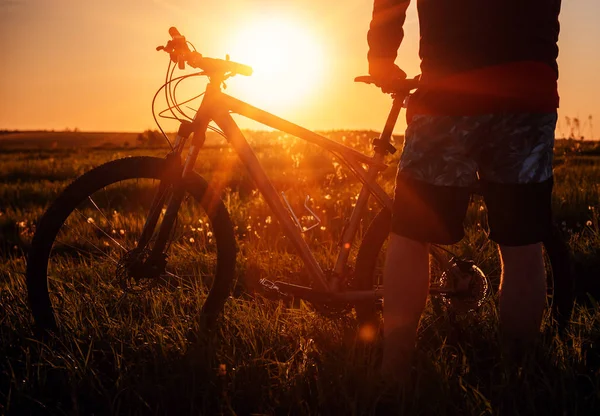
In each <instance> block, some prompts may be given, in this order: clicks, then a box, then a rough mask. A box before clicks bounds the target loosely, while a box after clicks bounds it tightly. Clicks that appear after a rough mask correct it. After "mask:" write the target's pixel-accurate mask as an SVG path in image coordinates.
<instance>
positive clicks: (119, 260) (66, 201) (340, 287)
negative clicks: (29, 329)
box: [26, 28, 568, 331]
mask: <svg viewBox="0 0 600 416" xmlns="http://www.w3.org/2000/svg"><path fill="white" fill-rule="evenodd" d="M169 34H170V35H171V38H172V39H171V40H170V41H168V43H167V45H166V46H160V47H158V48H157V50H164V51H166V52H167V53H169V55H170V62H169V68H168V69H167V75H168V79H167V81H166V82H165V84H164V85H163V87H165V94H166V97H167V103H169V102H173V103H175V104H173V105H169V110H170V111H171V112H172V113H173V115H175V113H174V110H177V109H179V104H177V103H176V102H175V99H174V90H175V89H176V87H177V85H178V83H179V82H181V81H182V80H183V79H185V78H186V77H188V76H191V75H186V76H183V77H178V78H173V72H174V70H175V66H173V68H172V70H171V62H174V63H176V65H177V67H179V68H180V69H184V68H185V66H186V64H187V65H188V66H190V67H192V68H197V69H200V72H199V73H196V74H193V75H202V76H207V77H208V80H209V82H208V84H207V86H206V89H205V91H204V93H203V94H200V95H202V96H203V97H202V102H201V104H200V105H199V108H198V110H197V112H196V114H195V117H194V118H193V120H192V121H188V120H180V121H181V123H180V126H179V130H178V133H177V136H176V138H175V141H174V144H172V145H171V151H170V152H169V153H168V154H167V155H166V157H164V158H156V157H150V156H138V157H129V158H124V159H118V160H114V161H111V162H108V163H105V164H103V165H101V166H99V167H96V168H94V169H92V170H90V171H88V172H86V173H85V174H83V175H82V176H80V177H79V178H77V179H76V180H75V181H74V182H73V183H71V184H70V185H69V186H68V187H67V188H66V189H65V190H64V191H63V192H62V193H61V194H60V195H59V196H58V198H57V199H56V200H55V201H54V202H53V203H52V204H51V205H50V207H49V208H48V209H47V211H46V212H45V213H44V215H43V216H42V218H41V219H40V221H39V223H38V226H37V229H36V233H35V235H34V237H33V240H32V245H31V249H30V251H29V253H28V261H27V272H26V282H27V289H28V298H29V304H30V306H31V310H32V312H33V317H34V320H35V324H36V327H37V328H39V329H40V330H42V331H48V330H51V331H54V330H57V329H58V323H57V319H56V316H55V309H56V308H59V309H61V310H63V312H64V311H65V310H66V311H68V308H69V306H68V305H62V304H61V302H62V299H61V296H60V292H57V293H54V292H52V298H51V291H50V290H49V280H57V281H59V280H60V277H59V276H52V278H49V275H48V269H49V264H50V263H51V261H52V260H54V259H56V261H57V262H58V263H60V262H61V261H64V256H66V258H75V259H77V261H78V264H81V266H80V267H82V268H85V269H88V270H89V268H90V267H91V266H92V262H93V261H95V260H97V259H101V260H106V263H102V262H101V263H99V265H97V266H94V267H95V268H93V270H94V271H95V272H96V273H97V275H98V277H99V278H100V279H105V278H107V277H111V276H112V279H113V280H114V281H116V283H118V286H120V289H121V291H122V293H128V292H136V291H143V290H144V289H145V288H146V286H150V285H152V283H153V282H155V281H157V280H159V279H161V278H164V277H168V276H177V270H176V265H169V261H170V260H169V258H168V256H167V251H168V250H169V249H173V250H175V249H178V250H185V249H186V247H187V246H185V245H182V244H179V243H178V242H177V241H175V240H176V238H175V237H177V236H176V234H177V232H176V231H175V229H176V224H177V216H178V214H182V213H183V214H182V215H185V214H186V213H188V214H189V215H188V216H190V217H194V218H195V215H197V214H198V211H197V208H198V206H200V207H201V208H202V209H203V211H204V212H205V214H206V217H207V218H208V220H205V221H201V225H198V227H200V226H205V225H207V224H210V228H211V231H210V235H209V233H206V235H205V236H204V240H203V241H202V242H203V243H205V245H206V249H202V250H198V251H195V252H194V253H193V254H194V255H197V256H199V257H201V259H204V260H206V261H207V262H208V265H207V266H206V267H205V266H200V267H202V268H203V269H202V270H201V271H202V272H207V271H210V272H212V273H213V274H214V277H213V278H212V279H210V278H207V279H205V280H207V281H206V282H205V283H206V285H207V286H209V289H208V294H207V296H206V300H205V302H204V304H203V306H202V312H201V317H200V319H201V321H202V323H203V325H206V326H207V327H213V326H214V325H215V323H216V322H217V318H218V316H219V314H220V313H221V312H222V310H223V308H224V304H225V302H226V299H227V297H228V296H229V295H230V293H231V288H232V282H233V281H234V272H235V263H236V242H235V236H234V232H233V224H232V221H231V218H230V215H229V213H228V211H227V208H226V206H225V204H224V203H223V201H222V200H221V197H220V195H218V194H217V193H215V191H214V190H213V189H211V187H210V186H209V184H208V183H207V181H206V180H205V179H203V178H202V177H201V176H200V175H198V174H197V173H195V172H194V170H193V167H194V164H195V162H196V160H197V158H198V156H199V152H200V150H201V149H202V147H203V145H204V144H205V141H206V134H207V131H208V130H209V129H211V130H216V131H217V132H219V133H221V134H222V135H223V136H224V137H225V138H226V139H227V141H228V143H229V144H230V145H231V147H232V148H233V149H234V151H235V152H236V153H237V155H238V157H239V159H240V160H241V161H242V163H243V164H244V165H245V167H246V168H247V170H248V173H249V175H250V176H251V177H252V179H253V180H254V183H255V184H256V186H257V187H258V189H259V191H260V192H261V194H262V195H263V197H264V199H265V201H266V202H267V204H268V206H269V207H270V209H271V211H272V212H273V214H274V216H275V217H276V218H277V220H278V221H279V223H280V225H281V227H282V228H283V230H284V233H285V235H286V236H287V238H288V239H289V241H290V242H291V244H292V245H293V247H294V248H295V250H296V253H297V254H298V256H299V257H300V258H301V259H302V262H303V263H304V265H305V268H306V272H307V276H308V279H309V280H310V281H312V282H314V285H313V286H311V285H307V284H305V285H299V284H292V283H288V282H285V281H275V282H273V281H269V280H267V279H262V280H261V281H260V284H261V286H262V288H263V290H264V293H265V294H267V295H268V296H274V297H280V298H288V297H290V296H291V297H294V298H300V299H304V300H306V301H308V302H310V303H312V304H315V305H321V306H325V307H331V309H333V310H336V309H338V308H340V307H342V309H343V308H347V307H354V308H355V310H356V315H357V318H358V321H359V322H362V323H370V322H373V320H376V319H378V315H377V314H378V313H379V310H380V309H381V305H382V299H383V288H382V286H381V282H380V280H379V279H380V277H379V276H374V274H375V273H374V270H375V267H376V263H377V259H378V257H379V255H380V252H381V251H382V247H383V245H384V242H385V240H386V238H387V236H388V232H389V229H390V222H391V209H392V199H391V198H390V196H389V195H388V194H387V193H386V192H385V191H384V190H383V189H382V187H381V186H380V185H379V184H378V183H377V181H376V180H377V176H378V174H379V173H380V172H381V171H382V170H383V169H385V168H386V167H387V165H386V164H385V163H384V162H383V160H384V158H385V157H386V156H387V155H389V154H392V153H394V152H395V151H396V149H395V148H394V147H393V146H392V144H391V142H390V141H391V137H392V131H393V128H394V125H395V123H396V121H397V118H398V116H399V114H400V111H401V108H402V107H403V102H404V99H405V97H407V96H408V95H409V94H410V92H411V91H412V90H414V89H416V88H417V87H418V79H417V78H415V79H406V80H399V81H398V82H397V83H396V84H395V85H394V86H393V88H392V92H391V95H392V98H393V104H392V108H391V110H390V113H389V115H388V117H387V120H386V123H385V127H384V129H383V131H382V133H381V135H380V136H379V138H377V139H375V140H374V141H373V149H374V150H373V151H374V154H373V155H372V156H368V155H366V154H364V153H361V152H359V151H357V150H354V149H352V148H350V147H347V146H345V145H343V144H341V143H339V142H336V141H333V140H330V139H328V138H326V137H324V136H321V135H319V134H317V133H314V132H312V131H310V130H308V129H305V128H303V127H300V126H298V125H296V124H293V123H291V122H289V121H287V120H284V119H282V118H280V117H277V116H275V115H272V114H270V113H267V112H266V111H263V110H261V109H258V108H256V107H253V106H251V105H250V104H247V103H245V102H243V101H240V100H238V99H236V98H234V97H232V96H229V95H226V94H225V93H223V91H222V87H223V84H224V82H225V81H226V80H227V79H229V78H230V77H232V76H235V75H245V76H249V75H251V73H252V69H251V68H250V67H248V66H246V65H243V64H240V63H237V62H233V61H230V60H229V57H227V59H225V60H222V59H215V58H208V57H203V56H202V55H201V54H200V53H198V52H197V51H195V50H191V49H190V47H189V46H188V42H187V41H186V39H185V37H183V36H181V34H180V33H179V31H178V30H177V29H176V28H170V29H169ZM169 73H170V75H169ZM356 81H358V82H365V83H373V80H372V79H371V78H370V77H358V78H357V79H356ZM173 85H174V87H173ZM161 89H162V87H161ZM159 92H160V90H159ZM157 94H158V92H157ZM155 97H156V96H155ZM169 99H170V100H171V101H169ZM230 113H236V114H240V115H243V116H245V117H247V118H250V119H253V120H255V121H258V122H259V123H261V124H263V125H266V126H269V127H271V128H274V129H276V130H280V131H283V132H286V133H288V134H291V135H293V136H296V137H298V138H300V139H303V140H306V141H307V142H310V143H313V144H315V145H317V146H320V147H322V148H324V149H326V150H328V151H329V152H331V153H332V154H333V155H334V156H335V157H336V158H337V159H339V160H340V161H342V163H344V164H345V166H346V167H347V168H348V169H349V170H350V171H351V172H352V173H353V174H354V175H355V176H356V177H357V178H358V179H359V180H360V182H361V183H362V187H361V190H360V193H359V194H358V197H357V200H356V205H355V207H354V208H353V211H352V214H351V216H350V218H349V219H348V220H347V222H346V225H345V227H344V229H343V232H342V236H341V241H340V243H339V244H338V245H339V252H338V255H337V259H336V261H335V265H334V266H333V268H332V270H331V271H330V272H328V271H326V270H325V269H323V268H322V267H321V265H320V264H319V263H318V262H317V260H316V259H315V257H314V255H313V253H312V252H311V249H310V247H309V246H308V245H307V243H306V242H305V241H304V240H303V238H302V235H301V232H302V229H301V228H302V227H301V224H300V223H299V222H298V221H297V219H296V220H295V219H294V218H295V214H294V213H293V210H292V209H291V207H289V206H288V207H286V206H285V205H284V202H282V200H281V198H280V195H279V193H278V192H277V190H276V189H275V187H274V186H273V184H272V183H271V181H270V179H269V177H268V176H267V174H266V173H265V171H264V170H263V168H262V167H261V165H260V162H259V161H258V158H257V156H256V155H255V153H254V151H253V149H252V148H251V146H250V144H249V143H248V141H247V140H246V138H245V137H244V135H243V133H242V131H241V130H240V128H239V127H238V126H237V124H236V123H235V121H234V120H233V118H232V117H231V114H230ZM211 122H214V123H215V124H216V125H217V127H218V128H214V127H213V126H211V125H209V124H210V123H211ZM159 126H160V125H159ZM163 134H164V132H163ZM190 137H191V142H190V143H189V144H190V146H189V149H188V151H187V154H186V155H185V157H184V154H183V152H184V147H185V145H186V144H188V141H189V140H190ZM165 138H166V135H165ZM128 180H135V184H133V185H122V183H124V182H126V181H128ZM148 180H149V181H156V183H154V182H151V183H148ZM186 194H189V195H191V196H192V197H193V198H194V199H195V201H196V204H197V205H196V204H191V203H190V200H189V199H188V198H187V197H186ZM370 197H373V198H375V200H376V201H377V202H378V203H379V205H380V206H381V210H380V211H379V213H378V214H376V215H375V217H374V219H373V220H372V222H371V224H370V225H369V227H368V228H367V231H366V233H365V234H364V238H363V240H362V241H361V243H360V246H359V249H358V253H357V255H356V263H355V267H354V268H351V267H350V266H349V265H348V261H349V257H350V248H351V247H352V246H353V244H354V240H355V237H356V235H357V229H358V227H359V223H360V221H361V219H362V218H363V216H364V213H365V210H366V207H367V203H368V200H369V198H370ZM132 202H140V204H141V205H142V208H140V209H137V210H134V211H132V212H131V213H130V214H129V215H128V216H127V217H124V216H123V215H122V214H121V213H120V212H119V211H118V209H120V208H122V207H127V206H128V204H130V203H132ZM103 204H106V206H107V208H108V212H103V211H101V209H100V205H103ZM113 208H114V210H113ZM90 213H94V215H91V214H90ZM192 214H193V215H192ZM70 218H72V219H73V221H74V222H75V221H76V220H80V221H79V222H77V224H75V225H71V223H70V221H71V220H70ZM84 226H85V227H87V230H84ZM65 227H66V232H74V231H75V230H76V231H77V232H78V233H79V232H81V240H82V241H79V242H78V243H73V242H69V241H61V238H62V237H61V236H62V235H63V234H62V233H61V229H63V228H65ZM132 234H135V236H132ZM65 240H68V238H65ZM190 241H191V240H190ZM547 246H548V247H551V249H550V250H548V254H549V257H550V260H551V264H552V267H553V274H554V275H555V277H556V276H566V274H565V270H567V269H566V268H565V267H567V268H568V262H567V263H564V264H567V266H565V265H564V264H563V265H562V266H561V265H560V264H559V263H560V262H559V261H554V259H555V258H557V259H558V258H559V257H561V256H562V257H561V258H562V259H563V260H564V250H565V246H564V243H562V242H561V241H559V239H553V240H552V241H551V242H550V244H547ZM212 250H215V251H216V259H215V256H214V255H212V254H210V251H212ZM561 250H562V251H561ZM431 256H432V259H433V262H434V263H436V264H437V267H438V268H439V269H440V270H441V271H442V273H441V277H440V278H439V280H438V281H434V282H432V284H431V288H430V293H431V295H433V296H439V297H441V298H442V299H444V302H445V304H446V305H448V306H450V307H457V306H459V309H460V308H462V309H463V310H464V311H471V310H474V309H476V308H477V307H479V306H481V305H482V304H483V302H484V301H485V299H486V298H487V296H488V294H489V293H490V283H489V281H488V278H487V277H486V276H485V274H484V273H483V272H482V271H481V269H480V268H479V267H477V266H476V265H475V264H474V263H473V262H472V261H467V260H463V259H459V258H458V257H456V256H454V255H452V253H450V252H449V251H448V250H447V249H445V248H443V247H439V246H433V248H432V250H431ZM201 259H199V260H201ZM215 260H216V262H215ZM215 263H216V264H215ZM172 267H173V268H172ZM561 267H562V269H561ZM73 273H75V275H77V272H76V271H74V272H73ZM200 274H203V275H204V274H205V273H200ZM305 281H306V280H305ZM563 281H566V280H565V279H562V280H561V282H563ZM76 284H77V283H74V280H73V282H71V283H70V286H69V285H68V289H69V290H70V289H73V290H78V288H77V286H76ZM563 286H564V284H563ZM84 301H85V300H84ZM555 303H556V302H555ZM562 308H563V309H562V313H563V314H564V313H568V311H567V309H565V306H564V305H563V306H562ZM567 308H568V305H567ZM559 309H560V308H559ZM565 311H566V312H565ZM65 313H66V312H65Z"/></svg>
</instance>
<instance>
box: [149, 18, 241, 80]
mask: <svg viewBox="0 0 600 416" xmlns="http://www.w3.org/2000/svg"><path fill="white" fill-rule="evenodd" d="M169 35H171V40H170V41H168V42H167V45H166V46H158V47H157V48H156V50H157V51H161V50H164V51H165V52H167V53H169V55H171V60H172V61H173V62H176V63H177V64H178V65H179V68H180V69H184V68H185V64H186V63H187V64H188V65H189V66H191V67H192V68H198V69H201V70H202V71H204V72H205V73H206V75H209V76H213V75H221V76H223V77H225V76H233V75H237V74H239V75H245V76H250V75H252V68H251V67H250V66H248V65H244V64H240V63H238V62H233V61H230V60H229V57H227V59H216V58H205V57H203V56H202V54H201V53H199V52H196V51H191V50H190V48H189V46H188V43H187V41H186V40H185V36H182V35H181V33H180V32H179V30H177V28H175V27H171V28H169Z"/></svg>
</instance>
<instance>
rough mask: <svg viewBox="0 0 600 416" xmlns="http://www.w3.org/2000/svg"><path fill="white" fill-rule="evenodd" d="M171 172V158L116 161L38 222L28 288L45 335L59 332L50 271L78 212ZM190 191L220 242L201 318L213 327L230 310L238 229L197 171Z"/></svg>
mask: <svg viewBox="0 0 600 416" xmlns="http://www.w3.org/2000/svg"><path fill="white" fill-rule="evenodd" d="M167 168H168V165H167V160H166V159H161V158H155V157H146V156H141V157H128V158H124V159H118V160H114V161H111V162H108V163H105V164H103V165H101V166H98V167H96V168H94V169H92V170H90V171H88V172H87V173H85V174H83V175H82V176H80V177H79V178H77V179H76V180H75V181H74V182H72V183H71V184H70V185H69V186H68V187H67V188H65V190H64V191H63V192H62V193H61V194H60V195H59V196H58V198H57V199H56V200H55V201H54V202H53V203H52V204H51V205H50V207H49V208H48V209H47V210H46V212H45V213H44V215H43V216H42V218H41V219H40V220H39V222H38V225H37V228H36V232H35V235H34V237H33V240H32V244H31V248H30V250H29V253H28V256H27V270H26V284H27V291H28V300H29V305H30V308H31V311H32V314H33V318H34V322H35V329H36V331H38V332H42V333H45V332H47V331H56V330H57V329H58V328H59V325H58V324H57V319H56V314H55V308H54V307H53V305H52V303H51V299H50V293H49V286H48V283H49V282H48V280H49V279H48V266H49V261H50V255H51V252H52V249H53V245H54V244H55V243H56V241H55V240H56V238H57V235H58V234H59V231H60V230H61V228H62V227H63V225H64V224H65V222H66V221H67V219H68V218H70V215H71V214H72V213H74V212H76V211H77V210H78V206H80V204H82V202H83V201H85V200H86V199H88V198H91V197H90V196H91V195H95V193H96V192H98V191H101V190H106V189H108V188H110V186H111V185H115V184H120V183H122V182H124V181H127V180H129V179H133V180H136V181H137V180H139V179H142V180H156V181H160V180H161V179H164V177H165V176H164V175H165V174H166V170H167ZM115 186H116V185H115ZM185 189H186V193H187V194H190V195H191V196H192V197H193V198H194V200H195V202H196V203H197V204H199V205H200V206H201V207H202V209H203V210H204V212H205V213H206V216H207V217H208V218H209V219H210V222H211V227H212V233H213V234H212V235H214V239H215V243H214V244H215V245H216V267H214V280H213V284H212V286H211V287H210V289H209V291H208V295H207V298H206V300H205V302H204V304H203V305H202V310H201V316H200V319H201V320H202V322H203V323H204V324H205V325H207V326H208V327H211V326H213V325H214V324H215V322H216V320H217V318H218V316H219V314H220V313H221V312H222V310H223V308H224V303H225V301H226V299H227V297H228V296H229V294H230V291H231V288H232V283H233V279H234V272H235V259H236V244H235V237H234V233H233V226H232V223H231V219H230V216H229V213H228V211H227V209H226V207H225V205H224V204H223V202H222V200H221V199H220V197H219V196H218V195H217V194H216V193H215V192H214V191H213V190H212V189H211V188H210V186H209V185H208V183H207V182H206V180H204V179H203V178H202V177H201V176H200V175H198V174H196V173H195V172H193V173H192V174H191V175H190V176H189V178H188V179H186V184H185ZM92 203H94V201H93V200H92ZM94 204H95V203H94ZM180 211H181V210H180ZM115 213H116V212H115ZM144 218H145V217H144ZM88 222H89V221H88ZM77 254H78V255H79V253H77Z"/></svg>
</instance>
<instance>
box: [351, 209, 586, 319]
mask: <svg viewBox="0 0 600 416" xmlns="http://www.w3.org/2000/svg"><path fill="white" fill-rule="evenodd" d="M391 220H392V216H391V212H390V211H389V210H387V209H385V208H384V209H382V210H381V211H380V212H379V213H377V215H376V216H375V217H374V218H373V220H372V221H371V223H370V224H369V226H368V228H367V231H366V233H365V235H364V238H363V240H362V242H361V245H360V247H359V250H358V254H357V256H356V266H355V273H354V279H353V284H352V287H353V289H356V290H371V289H372V288H373V285H374V284H376V283H374V282H373V275H374V269H375V266H376V263H377V261H378V257H379V256H380V251H381V249H382V247H383V244H384V242H385V240H386V239H387V238H388V234H389V230H390V226H391ZM542 243H543V245H544V248H545V251H546V254H545V255H546V256H547V259H548V260H549V262H550V271H551V273H550V274H547V279H548V281H547V283H548V292H549V293H548V294H549V296H552V298H553V299H552V303H551V306H550V310H551V313H552V317H553V318H554V319H556V320H557V322H558V325H559V328H560V329H562V328H563V327H564V326H565V325H566V323H567V322H568V320H569V318H570V316H571V312H572V310H573V307H574V302H575V291H574V275H573V267H572V261H571V257H570V254H569V248H568V244H567V242H566V241H565V240H564V239H563V238H562V237H561V235H560V231H559V229H558V227H557V226H556V224H553V228H552V230H551V233H549V235H548V237H547V238H546V239H544V241H543V242H542ZM355 311H356V317H357V321H358V323H359V326H362V325H365V324H367V325H373V326H374V327H377V326H378V325H379V313H378V308H377V307H376V305H370V304H357V305H355Z"/></svg>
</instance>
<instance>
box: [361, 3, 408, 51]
mask: <svg viewBox="0 0 600 416" xmlns="http://www.w3.org/2000/svg"><path fill="white" fill-rule="evenodd" d="M409 4H410V0H375V1H374V4H373V18H372V20H371V25H370V27H369V32H368V34H367V42H368V44H369V53H368V55H367V57H368V59H369V61H370V62H373V61H375V60H385V61H389V62H394V60H395V59H396V55H397V53H398V48H399V47H400V43H402V39H403V38H404V30H403V29H402V26H403V25H404V20H405V19H406V9H407V8H408V5H409Z"/></svg>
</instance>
